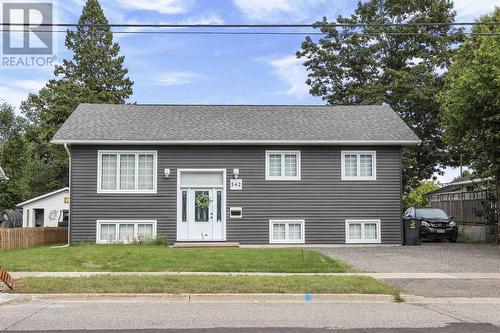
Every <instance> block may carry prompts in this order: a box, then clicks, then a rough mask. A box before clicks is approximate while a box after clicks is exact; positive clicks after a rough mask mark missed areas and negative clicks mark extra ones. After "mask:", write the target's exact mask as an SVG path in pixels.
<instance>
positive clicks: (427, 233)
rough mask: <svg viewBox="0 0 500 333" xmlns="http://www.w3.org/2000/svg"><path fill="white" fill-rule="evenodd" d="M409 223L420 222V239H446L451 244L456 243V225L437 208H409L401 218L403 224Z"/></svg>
mask: <svg viewBox="0 0 500 333" xmlns="http://www.w3.org/2000/svg"><path fill="white" fill-rule="evenodd" d="M410 221H420V237H421V238H422V239H428V240H435V239H447V240H448V241H450V242H451V243H455V242H456V241H457V236H458V228H457V224H456V223H455V222H454V221H452V218H451V217H448V215H446V213H445V212H443V211H442V210H441V209H439V208H432V207H410V208H408V209H407V210H406V212H405V214H404V216H403V222H405V223H407V222H410Z"/></svg>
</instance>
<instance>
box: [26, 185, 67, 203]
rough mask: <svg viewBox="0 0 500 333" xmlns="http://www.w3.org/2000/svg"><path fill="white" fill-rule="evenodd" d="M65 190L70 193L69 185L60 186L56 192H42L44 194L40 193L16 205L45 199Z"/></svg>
mask: <svg viewBox="0 0 500 333" xmlns="http://www.w3.org/2000/svg"><path fill="white" fill-rule="evenodd" d="M65 191H67V192H68V193H69V187H64V188H60V189H58V190H55V191H54V192H50V193H45V194H42V195H40V196H38V197H35V198H32V199H29V200H26V201H23V202H21V203H18V204H17V205H16V207H22V206H25V205H27V204H30V203H33V202H35V201H39V200H43V199H46V198H49V197H51V196H53V195H56V194H59V193H62V192H65Z"/></svg>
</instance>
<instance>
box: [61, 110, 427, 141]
mask: <svg viewBox="0 0 500 333" xmlns="http://www.w3.org/2000/svg"><path fill="white" fill-rule="evenodd" d="M53 142H54V143H69V144H77V143H102V144H105V143H113V144H120V143H123V144H155V143H157V144H290V143H301V144H349V143H351V144H362V143H363V144H370V143H371V144H416V143H418V142H420V141H419V139H418V137H417V136H416V135H415V134H414V133H413V132H412V130H411V129H410V128H409V127H408V126H406V124H405V123H404V122H403V121H402V120H401V118H399V116H398V115H397V114H396V113H395V112H394V111H393V110H392V109H391V108H390V107H388V106H373V105H360V106H326V105H314V106H303V105H111V104H81V105H79V106H78V108H77V109H76V110H75V111H74V112H73V114H72V115H71V116H70V117H69V118H68V120H67V121H66V122H65V123H64V124H63V126H62V127H61V128H60V129H59V131H58V132H57V133H56V134H55V136H54V138H53Z"/></svg>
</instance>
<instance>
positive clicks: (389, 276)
mask: <svg viewBox="0 0 500 333" xmlns="http://www.w3.org/2000/svg"><path fill="white" fill-rule="evenodd" d="M10 275H11V276H12V277H13V278H14V279H22V278H27V277H85V276H97V275H114V276H124V275H149V276H176V275H212V276H241V275H246V276H294V275H297V276H369V277H373V278H375V279H380V280H400V279H411V280H415V279H424V280H429V279H467V280H477V279H489V280H494V279H500V273H406V272H403V273H268V272H10Z"/></svg>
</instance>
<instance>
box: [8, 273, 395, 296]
mask: <svg viewBox="0 0 500 333" xmlns="http://www.w3.org/2000/svg"><path fill="white" fill-rule="evenodd" d="M16 284H17V287H16V292H18V293H172V294H179V293H299V294H300V293H322V294H327V293H328V294H390V295H394V297H398V296H399V292H398V290H397V289H395V288H393V287H390V286H388V285H387V284H385V283H383V282H382V281H378V280H376V279H373V278H371V277H366V276H280V277H276V276H201V275H191V276H189V275H188V276H111V275H101V276H92V277H72V278H36V277H35V278H25V279H20V280H18V281H16Z"/></svg>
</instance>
